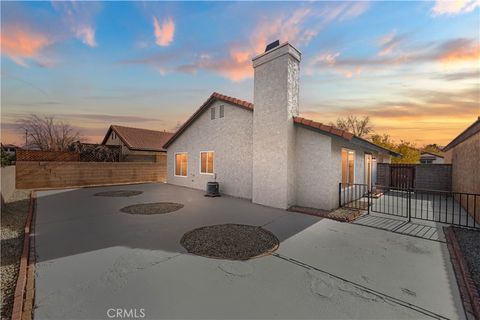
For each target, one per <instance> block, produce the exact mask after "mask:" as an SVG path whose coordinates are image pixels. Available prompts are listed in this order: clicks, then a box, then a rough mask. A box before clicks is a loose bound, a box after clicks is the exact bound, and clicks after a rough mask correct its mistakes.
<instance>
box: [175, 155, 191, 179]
mask: <svg viewBox="0 0 480 320" xmlns="http://www.w3.org/2000/svg"><path fill="white" fill-rule="evenodd" d="M187 171H188V153H186V152H181V153H176V154H175V175H176V176H179V177H186V176H187Z"/></svg>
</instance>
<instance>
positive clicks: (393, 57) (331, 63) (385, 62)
mask: <svg viewBox="0 0 480 320" xmlns="http://www.w3.org/2000/svg"><path fill="white" fill-rule="evenodd" d="M403 38H404V39H405V36H404V37H403ZM395 39H397V38H396V35H390V36H388V37H384V39H383V42H382V43H383V44H386V48H389V45H391V44H392V43H395V42H396V40H395ZM398 41H400V40H398ZM398 41H397V42H396V43H398ZM402 41H403V40H402ZM479 59H480V44H479V43H478V40H477V39H471V38H457V39H449V40H445V41H443V42H439V43H436V44H433V45H432V44H427V45H425V46H424V47H423V48H420V49H418V48H417V49H415V50H412V51H411V52H409V51H400V52H395V53H394V52H391V51H390V52H388V54H384V55H379V56H377V57H373V58H371V57H355V58H352V57H342V55H341V53H340V52H335V53H331V52H323V53H320V54H318V55H317V56H315V57H314V58H312V59H311V60H310V62H309V63H308V68H309V69H311V70H319V71H322V70H331V71H334V72H336V73H338V74H343V75H346V76H347V77H349V76H353V75H355V74H360V72H362V70H363V71H365V69H368V70H369V71H375V70H384V69H385V68H387V67H388V68H389V69H391V68H392V67H396V66H407V65H418V64H426V63H436V64H438V65H440V66H442V67H446V68H451V67H458V66H470V65H472V66H473V67H476V66H478V61H479ZM311 72H312V71H311Z"/></svg>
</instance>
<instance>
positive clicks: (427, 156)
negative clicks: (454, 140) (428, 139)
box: [420, 151, 444, 164]
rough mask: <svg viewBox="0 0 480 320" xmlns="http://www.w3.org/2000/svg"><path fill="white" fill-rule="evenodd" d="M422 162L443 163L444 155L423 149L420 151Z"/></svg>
mask: <svg viewBox="0 0 480 320" xmlns="http://www.w3.org/2000/svg"><path fill="white" fill-rule="evenodd" d="M420 163H421V164H443V163H444V157H443V156H442V155H439V154H437V153H433V152H430V151H421V152H420Z"/></svg>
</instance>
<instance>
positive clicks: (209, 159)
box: [200, 151, 215, 174]
mask: <svg viewBox="0 0 480 320" xmlns="http://www.w3.org/2000/svg"><path fill="white" fill-rule="evenodd" d="M214 159H215V152H213V151H202V152H200V173H202V174H213V162H214Z"/></svg>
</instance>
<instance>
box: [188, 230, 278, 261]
mask: <svg viewBox="0 0 480 320" xmlns="http://www.w3.org/2000/svg"><path fill="white" fill-rule="evenodd" d="M180 244H181V245H182V246H183V247H184V248H185V249H187V251H188V252H189V253H192V254H195V255H199V256H204V257H208V258H217V259H229V260H248V259H251V258H255V257H258V256H262V255H266V254H269V253H271V252H273V251H275V250H277V248H278V246H279V244H280V243H279V241H278V238H277V237H276V236H275V235H274V234H273V233H271V232H270V231H268V230H265V229H263V228H262V227H256V226H248V225H242V224H219V225H213V226H206V227H201V228H197V229H194V230H191V231H189V232H187V233H185V234H184V235H183V237H182V239H181V240H180Z"/></svg>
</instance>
